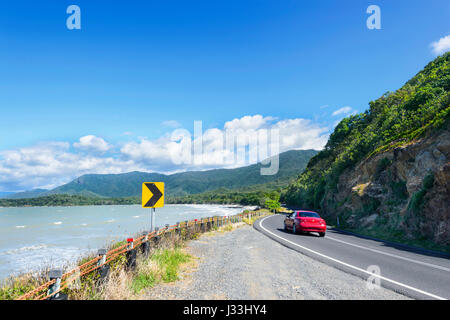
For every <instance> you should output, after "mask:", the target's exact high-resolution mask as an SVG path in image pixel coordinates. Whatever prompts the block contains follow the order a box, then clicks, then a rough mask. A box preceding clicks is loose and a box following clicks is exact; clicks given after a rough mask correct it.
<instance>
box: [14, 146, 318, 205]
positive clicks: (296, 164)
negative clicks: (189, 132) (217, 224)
mask: <svg viewBox="0 0 450 320" xmlns="http://www.w3.org/2000/svg"><path fill="white" fill-rule="evenodd" d="M316 154H317V151H315V150H291V151H287V152H284V153H281V154H280V155H279V161H280V162H279V171H278V173H277V174H276V175H273V176H262V175H261V174H260V169H261V166H262V165H261V164H260V163H258V164H254V165H250V166H246V167H241V168H236V169H215V170H207V171H189V172H182V173H176V174H172V175H164V174H160V173H146V172H130V173H124V174H89V175H84V176H81V177H79V178H77V179H75V180H73V181H72V182H70V183H68V184H65V185H62V186H60V187H57V188H55V189H53V190H50V191H42V192H39V193H33V192H31V193H27V195H28V194H30V195H32V197H36V196H48V195H53V194H69V195H81V196H87V197H99V196H100V197H107V198H119V197H120V198H122V197H136V196H139V195H140V194H141V191H142V190H141V188H142V182H145V181H162V182H165V188H166V195H167V196H184V195H190V194H197V193H201V192H205V191H212V190H217V189H219V188H227V189H228V190H233V189H241V188H245V187H251V186H255V185H258V186H260V185H262V184H264V185H265V186H266V188H268V187H275V188H276V187H281V186H282V187H284V186H286V185H288V183H289V182H291V181H292V180H293V179H295V177H296V176H298V175H299V174H300V173H301V172H302V171H303V170H304V169H305V167H306V164H307V163H308V161H309V160H310V159H311V157H312V156H314V155H316ZM264 167H266V166H264ZM14 198H21V196H20V194H16V195H15V196H14Z"/></svg>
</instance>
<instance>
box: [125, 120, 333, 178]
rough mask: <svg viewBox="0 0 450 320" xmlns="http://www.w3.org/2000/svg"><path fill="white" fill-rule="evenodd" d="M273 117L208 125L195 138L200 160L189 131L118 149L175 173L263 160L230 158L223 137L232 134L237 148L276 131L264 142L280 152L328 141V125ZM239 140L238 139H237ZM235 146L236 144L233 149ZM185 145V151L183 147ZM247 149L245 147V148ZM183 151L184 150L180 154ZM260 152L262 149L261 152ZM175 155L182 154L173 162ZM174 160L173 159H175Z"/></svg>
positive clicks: (157, 168)
mask: <svg viewBox="0 0 450 320" xmlns="http://www.w3.org/2000/svg"><path fill="white" fill-rule="evenodd" d="M274 119H275V118H272V117H263V116H261V115H254V116H244V117H242V118H239V119H233V120H231V121H228V122H225V124H224V127H223V129H219V128H211V129H208V130H206V131H204V132H203V134H202V135H201V137H199V138H198V139H197V140H196V141H200V140H199V139H201V140H202V142H203V143H202V148H203V153H202V155H201V157H200V158H201V161H200V162H198V163H195V161H194V160H195V159H196V158H194V156H193V153H192V150H193V145H194V141H192V135H191V133H189V132H185V134H186V135H187V137H185V138H183V139H179V140H176V141H172V139H170V137H169V135H167V136H164V137H161V138H160V139H158V140H153V141H151V140H148V139H141V141H140V142H129V143H127V144H125V145H124V146H123V147H122V148H121V152H122V154H124V155H125V156H126V157H127V159H131V160H133V161H135V162H137V163H139V164H140V165H142V166H148V167H151V168H152V169H153V170H155V171H163V172H164V171H165V172H175V171H183V170H204V169H209V168H217V167H227V168H232V167H238V166H243V165H247V164H250V163H254V162H256V161H258V160H259V161H260V160H263V159H261V157H262V158H266V157H265V156H261V157H257V158H256V159H255V158H253V161H251V160H249V159H248V157H246V158H239V159H237V160H236V159H234V155H235V154H234V153H235V152H236V150H235V149H234V148H235V145H234V144H233V147H232V149H230V146H229V145H227V144H226V140H227V136H226V134H230V135H231V136H233V137H236V138H235V139H236V140H233V141H234V142H235V143H236V144H239V143H241V144H239V146H240V147H241V148H245V149H248V148H250V147H251V146H256V145H257V144H258V137H260V139H261V137H264V135H266V134H267V132H269V133H270V131H271V130H274V129H275V130H278V132H279V138H280V139H279V141H273V140H270V139H269V141H268V143H269V150H268V151H270V150H278V152H284V151H287V150H291V149H316V150H320V149H322V148H323V146H324V145H325V144H326V142H327V140H328V128H326V127H321V126H319V125H317V124H315V123H313V122H312V121H310V120H306V119H286V120H280V121H274ZM238 140H239V141H238ZM237 147H238V146H236V148H237ZM186 148H188V149H189V150H187V151H186V150H185V149H186ZM247 151H248V150H247ZM183 152H187V153H183ZM258 152H260V151H258ZM262 154H264V152H263V153H262ZM174 155H176V156H175V157H183V155H184V157H183V159H180V161H179V162H178V163H174V161H173V160H174V158H173V157H174ZM177 160H178V159H175V161H177Z"/></svg>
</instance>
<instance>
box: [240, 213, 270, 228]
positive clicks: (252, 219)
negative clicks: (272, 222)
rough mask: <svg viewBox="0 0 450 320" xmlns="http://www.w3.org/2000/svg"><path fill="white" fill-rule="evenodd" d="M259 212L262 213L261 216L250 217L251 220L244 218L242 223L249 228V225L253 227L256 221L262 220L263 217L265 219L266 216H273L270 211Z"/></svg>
mask: <svg viewBox="0 0 450 320" xmlns="http://www.w3.org/2000/svg"><path fill="white" fill-rule="evenodd" d="M261 211H262V212H263V214H262V215H261V216H259V217H252V218H245V219H243V220H242V221H244V222H245V223H246V224H248V225H250V226H251V225H253V223H255V221H256V220H258V219H260V218H263V217H266V216H270V215H273V213H272V212H271V211H269V210H266V209H263V210H261Z"/></svg>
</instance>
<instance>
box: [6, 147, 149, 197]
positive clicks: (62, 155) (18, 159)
mask: <svg viewBox="0 0 450 320" xmlns="http://www.w3.org/2000/svg"><path fill="white" fill-rule="evenodd" d="M69 149H70V144H69V143H66V142H48V143H39V144H37V145H35V146H31V147H25V148H19V149H17V150H5V151H0V190H1V189H3V190H11V191H18V190H29V189H32V188H53V187H56V186H59V185H61V184H64V183H67V182H69V181H70V180H72V179H74V178H76V177H78V176H80V175H83V174H87V173H121V172H128V171H133V170H142V169H144V168H143V167H140V166H138V165H136V164H135V163H134V162H133V161H127V160H123V159H115V158H112V157H99V156H92V155H86V154H77V153H73V152H70V151H69Z"/></svg>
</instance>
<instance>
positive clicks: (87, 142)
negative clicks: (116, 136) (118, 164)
mask: <svg viewBox="0 0 450 320" xmlns="http://www.w3.org/2000/svg"><path fill="white" fill-rule="evenodd" d="M73 146H74V147H75V148H78V149H84V150H88V151H94V152H106V151H108V150H109V149H110V148H111V146H110V145H109V144H108V143H107V142H106V141H105V140H103V139H102V138H99V137H96V136H94V135H88V136H84V137H81V138H80V140H79V142H75V143H74V144H73Z"/></svg>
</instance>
